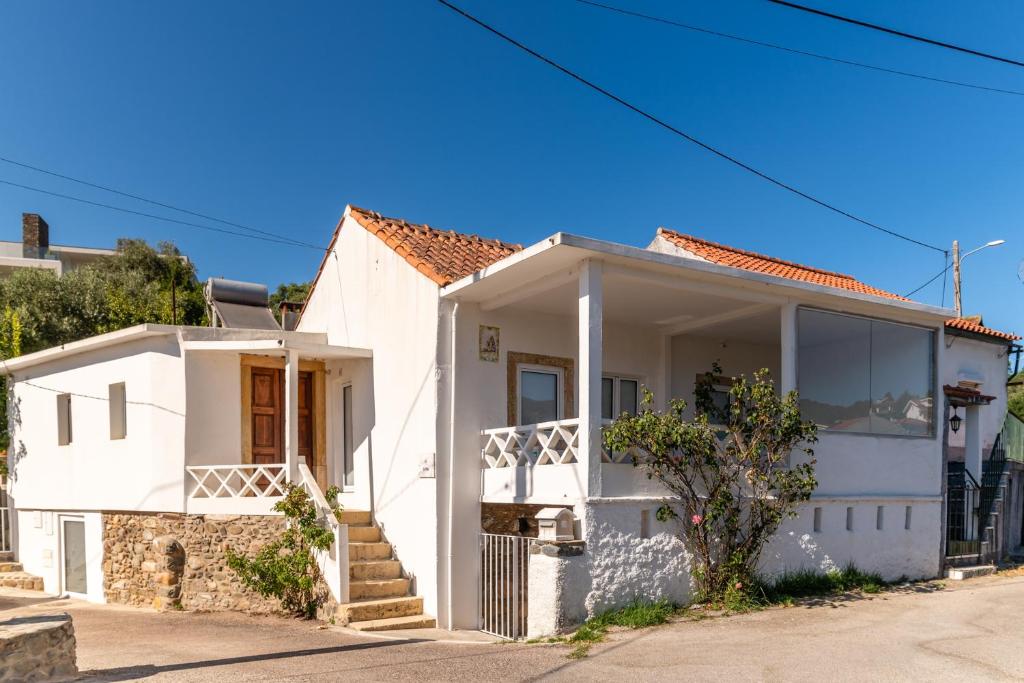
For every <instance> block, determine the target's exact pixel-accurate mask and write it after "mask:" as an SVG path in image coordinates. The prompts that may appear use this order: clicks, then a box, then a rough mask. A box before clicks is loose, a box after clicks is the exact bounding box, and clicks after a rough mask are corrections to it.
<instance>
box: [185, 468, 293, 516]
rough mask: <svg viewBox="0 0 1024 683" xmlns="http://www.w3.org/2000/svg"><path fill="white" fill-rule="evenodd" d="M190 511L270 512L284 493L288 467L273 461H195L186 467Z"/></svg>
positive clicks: (187, 504)
mask: <svg viewBox="0 0 1024 683" xmlns="http://www.w3.org/2000/svg"><path fill="white" fill-rule="evenodd" d="M185 472H186V473H187V475H188V477H187V478H186V480H185V482H186V491H187V494H186V495H187V500H186V508H187V510H188V512H191V513H204V512H207V513H226V514H243V513H249V514H271V508H272V507H273V505H274V503H276V502H277V501H278V500H280V499H281V498H282V497H284V493H285V490H284V485H285V480H286V477H285V474H286V469H285V465H284V464H283V463H277V464H272V465H193V466H190V467H186V468H185Z"/></svg>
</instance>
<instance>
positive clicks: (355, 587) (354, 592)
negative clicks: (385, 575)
mask: <svg viewBox="0 0 1024 683" xmlns="http://www.w3.org/2000/svg"><path fill="white" fill-rule="evenodd" d="M348 594H349V598H351V599H352V600H371V599H379V598H400V597H402V596H405V595H408V594H409V579H382V580H372V581H352V582H350V583H349V585H348Z"/></svg>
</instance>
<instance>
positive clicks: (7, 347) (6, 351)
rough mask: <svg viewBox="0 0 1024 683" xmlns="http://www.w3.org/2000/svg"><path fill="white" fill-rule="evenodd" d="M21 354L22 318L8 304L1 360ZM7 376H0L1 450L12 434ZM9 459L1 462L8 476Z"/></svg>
mask: <svg viewBox="0 0 1024 683" xmlns="http://www.w3.org/2000/svg"><path fill="white" fill-rule="evenodd" d="M20 355H21V320H20V319H19V318H18V314H17V313H15V312H14V311H13V310H11V307H10V306H6V307H5V308H4V309H3V311H2V312H0V361H4V360H6V359H8V358H14V357H15V356H20ZM7 421H8V418H7V377H6V376H0V451H5V450H7V448H8V446H10V440H11V435H10V432H9V428H8V424H7ZM6 474H7V461H6V460H4V461H3V462H0V475H2V476H6Z"/></svg>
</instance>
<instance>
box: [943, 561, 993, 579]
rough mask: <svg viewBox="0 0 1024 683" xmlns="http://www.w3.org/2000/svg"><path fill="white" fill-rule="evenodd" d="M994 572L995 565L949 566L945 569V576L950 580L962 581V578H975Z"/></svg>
mask: <svg viewBox="0 0 1024 683" xmlns="http://www.w3.org/2000/svg"><path fill="white" fill-rule="evenodd" d="M995 573H996V567H995V565H993V564H978V565H974V566H971V567H950V568H949V569H947V570H946V578H947V579H949V580H951V581H963V580H964V579H975V578H977V577H979V576H988V575H989V574H995Z"/></svg>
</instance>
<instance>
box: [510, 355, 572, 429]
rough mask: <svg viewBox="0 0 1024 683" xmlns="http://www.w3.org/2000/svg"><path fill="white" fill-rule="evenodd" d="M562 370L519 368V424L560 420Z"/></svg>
mask: <svg viewBox="0 0 1024 683" xmlns="http://www.w3.org/2000/svg"><path fill="white" fill-rule="evenodd" d="M561 395H562V370H561V369H560V368H549V367H545V366H540V365H520V366H519V424H521V425H531V424H537V423H539V422H551V421H554V420H560V419H561V418H562V405H561V404H562V401H561V398H560V397H561Z"/></svg>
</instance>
